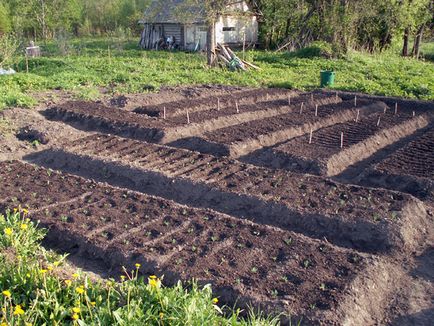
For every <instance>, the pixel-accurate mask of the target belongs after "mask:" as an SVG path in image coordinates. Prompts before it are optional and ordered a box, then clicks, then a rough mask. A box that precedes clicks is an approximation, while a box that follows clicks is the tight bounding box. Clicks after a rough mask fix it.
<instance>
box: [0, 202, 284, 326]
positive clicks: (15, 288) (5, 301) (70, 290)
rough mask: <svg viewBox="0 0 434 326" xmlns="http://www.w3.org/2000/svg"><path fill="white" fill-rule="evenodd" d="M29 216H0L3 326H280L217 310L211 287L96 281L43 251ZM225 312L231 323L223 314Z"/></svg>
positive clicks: (130, 276)
mask: <svg viewBox="0 0 434 326" xmlns="http://www.w3.org/2000/svg"><path fill="white" fill-rule="evenodd" d="M27 214H28V211H27V210H26V209H16V210H15V211H14V212H7V214H6V216H3V215H0V307H1V308H2V310H1V311H0V324H2V325H3V323H5V324H7V325H27V323H28V324H31V325H44V324H45V325H48V324H49V325H54V324H55V325H169V324H170V325H240V326H241V325H264V326H266V325H277V324H278V320H277V319H272V318H262V317H261V316H260V314H254V313H252V312H251V313H250V315H249V317H248V318H247V319H241V318H239V314H240V311H239V310H237V311H231V310H230V309H228V308H226V307H219V306H218V305H217V303H218V299H216V298H213V297H212V290H211V287H210V286H209V285H206V286H205V287H202V288H201V287H199V286H198V285H197V283H195V282H194V281H193V282H191V284H189V286H188V290H187V288H186V287H184V286H183V285H182V284H181V283H180V282H179V283H178V284H176V285H175V286H174V287H165V286H163V285H162V280H161V279H159V278H157V277H156V276H150V277H149V278H144V277H141V276H139V272H140V267H141V266H140V265H139V264H136V265H135V266H132V267H131V269H130V270H127V269H125V268H124V274H123V275H122V276H121V282H115V281H114V280H106V281H103V280H97V281H94V280H91V279H89V278H88V277H87V276H86V275H83V274H81V273H72V272H71V271H70V268H65V258H66V257H65V256H59V255H57V254H55V253H53V252H51V251H47V250H45V249H44V248H43V247H42V246H41V245H40V241H41V240H42V239H43V237H44V234H45V232H44V231H42V230H40V229H38V228H36V226H35V225H34V224H33V223H32V222H30V220H29V219H28V218H27V217H26V215H27ZM222 309H223V310H227V317H226V316H224V315H223V314H222Z"/></svg>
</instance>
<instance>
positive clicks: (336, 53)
mask: <svg viewBox="0 0 434 326" xmlns="http://www.w3.org/2000/svg"><path fill="white" fill-rule="evenodd" d="M345 52H346V51H345V49H343V48H341V47H340V46H339V45H337V44H331V43H327V42H322V41H316V42H313V43H312V44H310V45H309V46H307V47H305V48H303V49H300V50H298V51H296V52H294V53H293V56H295V57H298V58H325V59H331V58H342V57H343V56H344V55H345Z"/></svg>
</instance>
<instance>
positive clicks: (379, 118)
mask: <svg viewBox="0 0 434 326" xmlns="http://www.w3.org/2000/svg"><path fill="white" fill-rule="evenodd" d="M380 121H381V116H380V117H378V121H377V127H378V126H379V125H380Z"/></svg>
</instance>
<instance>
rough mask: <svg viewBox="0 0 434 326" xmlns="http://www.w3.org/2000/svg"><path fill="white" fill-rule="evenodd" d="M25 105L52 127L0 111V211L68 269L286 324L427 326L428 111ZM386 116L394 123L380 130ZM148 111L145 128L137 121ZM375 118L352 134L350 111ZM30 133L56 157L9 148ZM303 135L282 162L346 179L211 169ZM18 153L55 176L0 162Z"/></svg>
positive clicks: (233, 96) (270, 104)
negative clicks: (188, 289) (309, 164)
mask: <svg viewBox="0 0 434 326" xmlns="http://www.w3.org/2000/svg"><path fill="white" fill-rule="evenodd" d="M267 94H268V98H267ZM289 94H292V95H291V105H288V104H289V103H288V95H289ZM354 95H357V97H358V101H357V102H358V107H356V108H354ZM311 96H313V100H312V98H311ZM36 97H37V100H38V101H41V102H44V103H45V105H42V104H41V105H40V106H39V108H38V110H45V109H46V108H47V107H49V106H53V105H54V106H55V107H54V108H52V109H50V110H48V111H47V115H48V116H50V117H51V118H53V119H57V120H59V121H53V120H47V119H45V118H44V117H43V116H42V115H40V114H39V113H38V112H37V111H33V110H21V109H13V110H6V111H3V112H2V113H0V162H1V161H6V162H3V163H0V210H4V209H6V208H7V207H10V208H12V207H16V206H18V205H19V204H20V203H21V204H22V205H24V206H25V207H29V208H30V210H31V212H32V217H33V218H34V219H35V220H36V219H38V220H41V221H42V226H47V227H48V228H49V229H50V232H49V233H48V241H47V242H46V243H45V244H46V245H47V246H49V247H51V248H53V247H54V248H59V249H61V250H63V251H65V252H67V253H69V254H70V256H69V257H73V259H74V262H76V263H77V265H79V266H83V267H85V268H91V269H93V270H94V271H95V272H97V273H101V271H103V274H104V275H111V276H114V275H115V276H117V275H119V266H121V265H126V266H132V265H134V263H136V262H140V263H142V266H143V272H144V273H149V274H150V273H152V274H155V273H157V274H158V275H165V282H166V283H167V284H170V283H173V282H175V281H176V280H178V279H182V280H189V279H191V277H196V278H198V279H199V280H200V281H201V282H203V283H212V284H213V289H214V290H216V295H217V296H220V299H221V301H222V302H224V303H228V304H229V305H231V306H232V305H233V304H235V302H237V304H238V305H239V306H240V307H242V308H243V307H245V306H246V304H252V305H253V306H255V307H260V308H262V309H264V311H266V312H267V313H268V312H273V311H276V312H278V313H280V312H285V313H288V312H289V313H292V321H294V320H298V319H299V318H301V317H303V321H304V323H302V324H320V325H386V324H387V325H395V324H403V325H430V324H431V323H430V321H431V320H432V318H433V311H434V310H433V298H434V282H433V279H434V278H433V272H432V265H433V264H432V254H431V253H432V248H434V228H433V225H434V192H433V189H434V187H433V171H432V169H431V166H433V164H432V162H431V161H430V158H432V155H431V154H432V153H433V151H432V150H431V147H433V146H432V145H433V144H432V138H433V135H432V127H430V126H428V127H425V128H422V129H419V130H417V129H418V128H420V127H421V126H422V125H423V124H424V123H425V122H426V121H424V119H425V116H426V117H428V120H429V119H431V121H432V117H433V115H432V114H433V113H432V112H433V103H432V102H423V101H410V100H404V99H395V98H387V97H375V96H368V95H364V94H351V93H344V92H339V94H338V95H336V94H335V93H334V92H321V91H316V92H313V93H312V94H310V93H308V94H306V93H305V94H303V93H300V92H289V91H288V90H257V89H256V90H248V89H243V88H234V87H223V86H206V85H205V86H202V87H193V86H192V87H187V88H173V89H169V88H168V89H165V90H162V91H161V92H159V93H155V94H125V95H124V94H109V93H108V92H107V94H106V96H105V98H104V99H103V100H102V102H100V103H88V102H73V103H67V104H62V102H65V101H66V99H71V94H69V95H68V94H63V93H62V92H60V93H59V94H37V96H36ZM217 98H219V99H220V110H217ZM235 100H237V104H238V109H239V113H238V112H236V106H235V102H234V101H235ZM342 100H343V101H344V103H343V104H336V103H340V102H341V101H342ZM300 102H305V105H304V110H303V112H302V113H303V114H302V115H300V106H301V103H300ZM103 103H104V104H103ZM395 103H398V112H397V113H398V116H399V119H398V120H399V122H397V121H396V120H395V119H394V117H391V116H389V115H391V114H393V113H394V107H395ZM316 104H318V105H319V111H318V117H315V116H314V111H315V105H316ZM143 106H146V108H145V110H144V112H142V113H145V114H135V113H133V112H132V111H133V110H135V109H136V108H138V107H143ZM164 107H166V119H162V117H161V115H162V112H163V111H164V110H163V108H164ZM187 108H188V110H189V118H190V124H188V123H187V121H186V120H187V117H186V109H187ZM325 108H326V109H327V108H330V109H331V110H334V111H335V113H334V114H329V113H325V112H322V111H323V110H325ZM385 108H386V109H389V111H388V114H387V118H384V119H383V118H382V120H381V121H380V127H381V128H380V130H376V128H372V124H371V123H370V122H368V123H367V125H366V123H365V122H363V126H365V125H366V128H362V129H360V128H359V127H360V125H361V123H360V124H359V125H358V126H357V127H358V128H356V127H355V126H354V124H353V123H351V122H350V121H352V120H354V119H355V117H356V115H357V109H360V110H361V116H360V118H361V119H362V121H365V120H364V119H365V117H366V116H369V115H370V114H372V113H377V114H378V113H381V112H383V110H384V109H385ZM140 111H142V110H140ZM413 111H414V113H415V116H416V118H415V119H413V118H411V117H412V116H413ZM324 114H325V115H326V116H323V115H324ZM153 116H154V117H153ZM403 116H407V117H408V116H410V119H406V118H403ZM388 118H390V119H391V120H390V121H389V120H388ZM401 118H402V119H401ZM372 119H374V120H375V118H372ZM63 121H67V122H68V124H69V125H67V124H65V123H63ZM366 121H370V120H369V118H368V120H366ZM371 122H372V121H371ZM374 122H375V121H374ZM414 122H416V123H414ZM383 123H384V124H387V125H383ZM335 124H340V125H336V126H333V125H335ZM343 125H345V126H348V127H349V126H354V128H355V129H354V130H357V131H358V133H359V134H357V135H354V134H352V133H350V132H351V131H352V130H353V129H352V127H349V128H350V129H349V131H348V135H347V136H348V137H345V139H344V142H345V141H349V143H345V144H344V145H345V146H348V147H344V149H343V151H341V150H340V146H338V147H336V144H340V139H339V138H338V139H337V140H338V142H336V144H335V141H336V139H335V137H334V136H333V135H334V134H335V132H336V130H337V131H338V133H339V130H340V129H339V128H340V127H342V126H343ZM71 126H73V127H75V128H73V127H71ZM331 126H333V127H331ZM431 126H432V125H431ZM26 127H28V130H31V131H34V133H35V135H37V134H38V135H43V136H46V137H47V140H48V141H49V142H48V145H49V146H53V147H52V148H49V147H48V146H47V145H43V144H39V145H38V144H37V143H36V142H33V143H32V141H33V140H35V139H33V138H27V139H26V140H24V141H20V140H19V139H18V138H17V137H16V136H17V135H18V134H19V132H20V129H22V128H26ZM329 127H330V128H329ZM76 128H77V129H76ZM338 129H339V130H338ZM311 130H312V131H313V133H314V135H313V136H314V143H313V144H312V145H313V146H310V147H307V148H303V146H302V145H297V146H295V147H294V148H293V149H291V150H286V151H285V155H292V154H291V153H293V154H295V155H297V156H298V157H301V156H302V155H305V154H306V153H307V154H309V155H308V156H309V160H310V159H312V160H313V161H314V162H320V161H321V160H323V159H324V158H327V157H328V167H327V169H328V171H329V172H328V173H327V174H330V173H331V172H330V171H332V170H333V171H335V170H336V169H338V170H341V169H342V168H345V170H344V171H343V172H342V173H340V174H339V175H338V176H335V177H334V178H333V180H330V179H325V178H323V177H316V176H311V175H306V174H297V173H288V172H287V171H284V170H272V169H268V168H263V167H258V166H256V167H255V166H252V165H250V164H245V163H241V162H240V161H237V160H233V159H228V158H221V157H218V156H219V155H231V156H232V157H242V156H243V155H248V156H244V157H242V159H243V160H247V159H250V158H257V159H258V158H260V157H261V156H260V155H259V153H268V154H270V153H271V154H272V152H271V151H272V150H273V149H276V148H280V147H279V146H280V145H282V144H284V145H283V146H281V147H285V145H288V144H296V141H295V140H293V141H291V139H294V138H295V137H299V136H302V138H300V139H299V140H300V141H301V140H302V139H303V138H304V140H306V139H307V135H308V134H309V133H310V131H311ZM414 130H416V131H415V132H414V133H413V134H411V135H410V133H411V132H413V131H414ZM89 131H100V132H104V133H108V132H109V133H113V134H117V135H120V136H123V137H127V138H136V139H139V140H151V141H152V142H159V143H163V144H167V143H173V144H174V145H176V146H183V147H186V148H192V149H196V150H200V151H203V152H207V153H212V154H213V155H214V156H212V155H204V154H201V153H197V152H191V151H186V150H182V149H177V148H170V147H166V146H161V145H151V144H147V143H143V142H141V141H134V140H131V139H120V138H118V137H112V136H110V135H101V136H93V137H92V136H91V137H89V138H83V137H88V136H90V135H91V134H90V133H89ZM221 132H222V134H220V133H221ZM424 132H427V134H426V135H425V136H423V137H421V138H419V137H420V136H421V135H422V134H423V133H424ZM345 133H347V132H345ZM214 134H216V135H217V136H215V137H216V138H215V139H212V140H211V139H208V138H207V137H208V136H209V135H214ZM317 134H318V135H320V134H321V135H323V137H322V138H321V139H320V138H316V135H317ZM368 134H369V136H368ZM353 135H354V137H353ZM360 135H363V136H361V137H359V136H360ZM407 135H408V136H407ZM427 135H428V136H427ZM238 136H240V137H238ZM80 138H82V139H80ZM181 139H183V140H182V141H180V140H181ZM234 139H235V140H234ZM325 139H326V140H327V141H326V142H324V140H325ZM288 140H289V142H288ZM329 141H331V142H333V144H334V146H332V147H329V146H328V145H327V144H326V143H328V142H329ZM413 141H414V142H413ZM287 142H288V143H287ZM300 144H301V143H300ZM384 146H386V147H384ZM314 148H316V149H314ZM311 149H312V150H311ZM41 150H44V151H43V152H39V153H36V154H32V155H27V154H29V153H35V152H38V151H41ZM342 152H344V154H345V155H342ZM282 153H283V152H282ZM24 155H27V156H26V159H27V160H31V161H32V162H35V163H37V164H39V165H42V166H46V167H47V168H48V167H51V168H53V169H54V168H56V169H57V168H58V169H61V170H62V171H63V173H58V172H55V171H51V170H48V169H41V168H38V167H36V166H34V165H28V164H23V163H19V162H13V163H11V162H9V161H10V160H11V159H13V158H18V159H22V158H23V156H24ZM272 155H274V156H268V157H267V160H271V158H272V157H276V155H275V154H272ZM332 158H336V159H332ZM352 162H356V163H355V164H353V163H352ZM264 163H265V162H262V164H264ZM348 164H353V165H350V166H348ZM265 165H267V164H265ZM304 171H306V170H304ZM388 171H390V172H391V173H388ZM66 172H73V173H74V174H76V175H81V176H84V177H86V178H87V179H82V178H80V177H73V176H70V175H67V174H65V173H66ZM332 174H334V173H332ZM90 180H97V181H104V182H108V183H109V184H110V185H111V186H107V184H105V185H104V184H100V183H97V182H96V181H90ZM334 180H343V181H345V182H351V183H353V184H359V186H354V185H345V184H341V183H339V182H336V181H334ZM360 185H367V186H375V187H378V188H382V189H371V188H366V187H361V186H360ZM113 186H120V187H124V188H127V189H129V191H127V190H122V189H119V188H113ZM384 188H389V189H398V190H401V191H405V192H408V193H411V194H413V195H416V196H417V197H418V198H420V199H422V200H423V203H422V202H421V201H420V200H416V199H415V198H413V197H411V196H409V195H406V194H403V193H399V192H395V191H388V190H385V189H384ZM131 190H136V191H140V192H141V194H139V193H134V192H132V191H131ZM152 195H157V196H160V197H164V198H166V199H161V198H155V197H152ZM170 200H174V201H176V202H178V203H179V204H175V203H174V202H172V201H170ZM181 204H185V205H187V206H182V205H181ZM191 207H196V208H191ZM210 208H211V209H214V210H215V211H211V210H209V209H210ZM216 211H218V212H219V213H217V212H216ZM223 213H226V214H230V215H231V216H227V215H224V214H223ZM430 248H431V249H430ZM282 321H283V322H284V324H285V322H286V323H288V320H286V319H285V318H282Z"/></svg>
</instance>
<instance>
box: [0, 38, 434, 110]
mask: <svg viewBox="0 0 434 326" xmlns="http://www.w3.org/2000/svg"><path fill="white" fill-rule="evenodd" d="M60 49H63V50H62V51H61V50H60ZM109 49H110V50H109ZM423 49H424V50H423V51H424V53H426V54H427V56H429V53H432V52H434V51H433V46H432V44H428V45H426V46H425V47H424V48H423ZM43 50H44V51H45V53H46V56H45V57H43V58H39V59H34V60H31V61H30V65H29V66H30V73H29V74H26V73H24V71H25V60H24V58H22V59H21V61H20V62H19V63H18V64H17V65H16V66H15V68H16V69H17V70H18V71H19V73H18V74H16V75H14V76H8V77H4V76H2V77H0V109H2V108H5V107H8V106H32V105H33V104H35V100H34V97H33V96H32V94H33V93H36V92H42V91H47V90H54V89H58V90H65V91H71V92H73V94H75V96H76V97H77V98H84V99H96V98H98V97H100V96H101V88H104V89H105V90H106V91H108V93H109V94H110V93H136V92H147V91H154V90H157V89H158V88H159V87H161V86H176V85H195V84H211V83H212V84H225V85H240V86H258V87H259V86H266V87H285V88H297V89H302V90H309V89H313V88H317V87H318V84H319V71H320V70H321V69H334V70H335V71H336V73H337V81H336V85H335V88H336V89H339V90H351V91H360V92H364V93H370V94H377V95H387V96H403V97H408V98H420V99H434V80H433V78H432V76H433V75H434V64H433V63H431V62H429V61H425V62H424V61H417V60H414V59H403V58H400V57H399V56H397V55H395V54H390V53H387V54H382V55H367V54H361V53H351V54H349V55H348V57H347V58H346V59H336V60H327V59H324V58H300V57H297V56H296V55H290V54H287V53H274V52H266V51H249V52H248V53H246V59H247V60H250V61H253V62H254V63H256V64H257V65H259V66H260V67H261V68H262V70H261V71H249V72H245V73H234V72H230V71H224V70H221V69H207V68H206V65H205V58H204V56H203V55H201V54H191V53H183V52H176V53H169V52H156V51H142V50H139V49H138V48H137V45H136V42H135V41H130V42H128V41H120V40H113V39H96V40H95V39H89V40H74V41H71V42H69V43H67V44H60V45H59V44H54V43H50V44H48V45H47V46H45V47H43Z"/></svg>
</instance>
